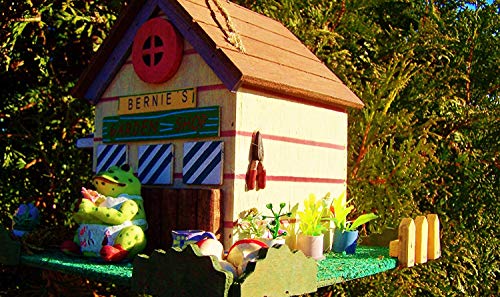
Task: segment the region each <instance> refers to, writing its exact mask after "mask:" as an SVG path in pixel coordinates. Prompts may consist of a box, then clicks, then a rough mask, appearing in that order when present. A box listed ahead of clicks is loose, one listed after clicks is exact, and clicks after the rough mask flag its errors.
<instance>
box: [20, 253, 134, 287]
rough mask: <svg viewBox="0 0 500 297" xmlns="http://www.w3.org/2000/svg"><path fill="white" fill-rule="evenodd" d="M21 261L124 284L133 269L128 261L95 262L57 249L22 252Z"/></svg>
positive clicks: (129, 282) (130, 276) (128, 280)
mask: <svg viewBox="0 0 500 297" xmlns="http://www.w3.org/2000/svg"><path fill="white" fill-rule="evenodd" d="M21 263H22V264H24V265H28V266H34V267H39V268H42V269H48V270H55V271H59V272H63V273H67V274H73V275H81V276H83V277H85V278H88V279H92V280H96V281H103V282H112V283H115V284H117V285H124V286H130V284H131V279H132V269H133V268H132V263H130V262H128V263H117V264H109V263H104V262H96V261H95V260H89V259H88V258H82V257H71V256H68V255H66V254H64V253H62V252H59V251H57V252H56V251H54V252H44V253H41V254H32V255H28V254H23V255H21Z"/></svg>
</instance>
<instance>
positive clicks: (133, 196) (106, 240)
mask: <svg viewBox="0 0 500 297" xmlns="http://www.w3.org/2000/svg"><path fill="white" fill-rule="evenodd" d="M92 183H93V185H94V186H95V188H96V191H93V190H88V189H85V188H82V195H83V198H82V200H81V202H80V204H79V206H78V211H77V212H76V213H74V214H73V218H74V219H75V221H76V222H77V223H78V224H79V227H78V229H77V232H76V234H75V238H74V240H73V242H65V243H63V245H62V247H61V248H62V250H63V251H65V252H68V253H69V252H81V253H82V254H83V255H85V256H89V257H100V258H102V259H103V260H104V261H106V262H120V261H122V260H125V259H131V258H133V257H134V256H135V255H137V254H138V253H140V252H141V251H142V250H143V249H144V248H145V247H146V236H145V234H144V231H145V230H146V229H147V222H146V213H145V212H144V205H143V200H142V197H141V183H140V181H139V179H138V178H137V177H136V176H135V175H134V172H133V170H132V168H131V167H130V166H129V165H128V164H125V165H122V166H121V167H119V166H112V167H110V168H109V169H108V170H106V171H103V172H99V173H98V174H97V175H96V176H95V177H94V178H93V180H92Z"/></svg>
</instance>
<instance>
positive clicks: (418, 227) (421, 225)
mask: <svg viewBox="0 0 500 297" xmlns="http://www.w3.org/2000/svg"><path fill="white" fill-rule="evenodd" d="M428 232H429V227H428V223H427V218H426V217H425V216H418V217H416V218H415V263H417V264H422V263H425V262H427V242H428V240H427V239H428Z"/></svg>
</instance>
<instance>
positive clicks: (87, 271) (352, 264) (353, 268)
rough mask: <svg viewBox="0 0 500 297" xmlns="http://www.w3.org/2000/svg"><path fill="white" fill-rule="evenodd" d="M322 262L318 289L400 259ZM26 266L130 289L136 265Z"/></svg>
mask: <svg viewBox="0 0 500 297" xmlns="http://www.w3.org/2000/svg"><path fill="white" fill-rule="evenodd" d="M325 256H326V258H325V259H324V260H321V261H318V274H317V279H318V288H320V287H326V286H329V285H332V284H335V283H339V282H344V281H348V280H352V279H356V278H361V277H365V276H369V275H372V274H376V273H381V272H384V271H387V270H390V269H394V268H396V265H397V259H395V258H391V257H389V249H388V248H384V247H368V246H358V247H357V249H356V254H354V255H346V254H345V253H343V254H339V253H327V254H325ZM21 262H22V263H23V264H25V265H29V266H35V267H39V268H43V269H49V270H55V271H59V272H63V273H68V274H76V275H81V276H83V277H86V278H88V279H92V280H97V281H109V282H113V283H115V284H117V285H125V286H130V284H131V278H132V269H133V268H132V263H119V264H109V263H101V262H96V261H92V260H89V259H87V258H81V257H70V256H68V255H66V254H64V253H62V252H45V253H42V254H32V255H28V254H23V255H22V256H21Z"/></svg>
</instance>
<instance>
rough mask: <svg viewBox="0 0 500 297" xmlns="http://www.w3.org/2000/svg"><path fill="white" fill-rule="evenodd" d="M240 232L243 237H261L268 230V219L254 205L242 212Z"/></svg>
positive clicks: (239, 225) (239, 224) (239, 223)
mask: <svg viewBox="0 0 500 297" xmlns="http://www.w3.org/2000/svg"><path fill="white" fill-rule="evenodd" d="M238 232H239V234H240V236H241V238H261V237H263V236H264V234H265V233H266V232H267V228H266V221H265V220H264V218H263V217H262V214H261V213H260V212H259V211H258V210H257V208H255V207H253V208H251V209H249V210H246V211H243V212H242V213H240V219H239V220H238Z"/></svg>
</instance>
